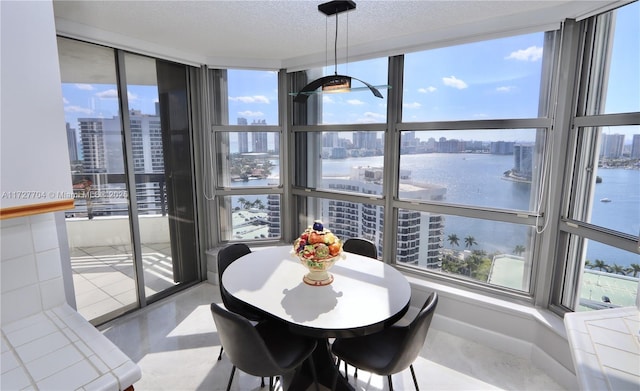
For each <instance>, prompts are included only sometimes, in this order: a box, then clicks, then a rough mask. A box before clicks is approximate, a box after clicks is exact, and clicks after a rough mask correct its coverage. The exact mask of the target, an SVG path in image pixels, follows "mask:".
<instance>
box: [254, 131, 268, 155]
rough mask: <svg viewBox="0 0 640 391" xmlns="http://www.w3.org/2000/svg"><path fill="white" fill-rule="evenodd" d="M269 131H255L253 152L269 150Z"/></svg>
mask: <svg viewBox="0 0 640 391" xmlns="http://www.w3.org/2000/svg"><path fill="white" fill-rule="evenodd" d="M267 134H268V133H267V132H254V133H253V152H268V151H269V145H268V143H267Z"/></svg>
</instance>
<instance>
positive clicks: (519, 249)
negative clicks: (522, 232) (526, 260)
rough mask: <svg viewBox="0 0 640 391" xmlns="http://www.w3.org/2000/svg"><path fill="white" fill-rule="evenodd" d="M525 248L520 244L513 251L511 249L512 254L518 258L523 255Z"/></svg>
mask: <svg viewBox="0 0 640 391" xmlns="http://www.w3.org/2000/svg"><path fill="white" fill-rule="evenodd" d="M525 250H526V249H525V247H524V246H523V245H521V244H518V245H517V246H516V247H515V248H514V249H513V253H514V254H516V255H518V256H520V255H522V253H524V251H525Z"/></svg>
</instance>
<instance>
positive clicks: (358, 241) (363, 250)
mask: <svg viewBox="0 0 640 391" xmlns="http://www.w3.org/2000/svg"><path fill="white" fill-rule="evenodd" d="M342 250H344V251H346V252H348V253H352V254H358V255H362V256H365V257H369V258H374V259H378V249H377V248H376V245H375V244H374V243H373V242H370V241H368V240H366V239H362V238H349V239H347V240H345V241H344V243H343V244H342Z"/></svg>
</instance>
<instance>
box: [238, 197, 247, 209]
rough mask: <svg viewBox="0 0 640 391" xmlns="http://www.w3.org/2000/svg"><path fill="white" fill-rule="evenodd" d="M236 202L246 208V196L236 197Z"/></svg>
mask: <svg viewBox="0 0 640 391" xmlns="http://www.w3.org/2000/svg"><path fill="white" fill-rule="evenodd" d="M238 204H240V208H242V209H246V208H247V200H246V198H244V197H240V198H238Z"/></svg>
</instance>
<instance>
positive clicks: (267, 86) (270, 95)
mask: <svg viewBox="0 0 640 391" xmlns="http://www.w3.org/2000/svg"><path fill="white" fill-rule="evenodd" d="M227 82H228V93H229V124H228V125H252V124H257V125H278V72H275V71H253V70H241V69H229V70H227Z"/></svg>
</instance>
